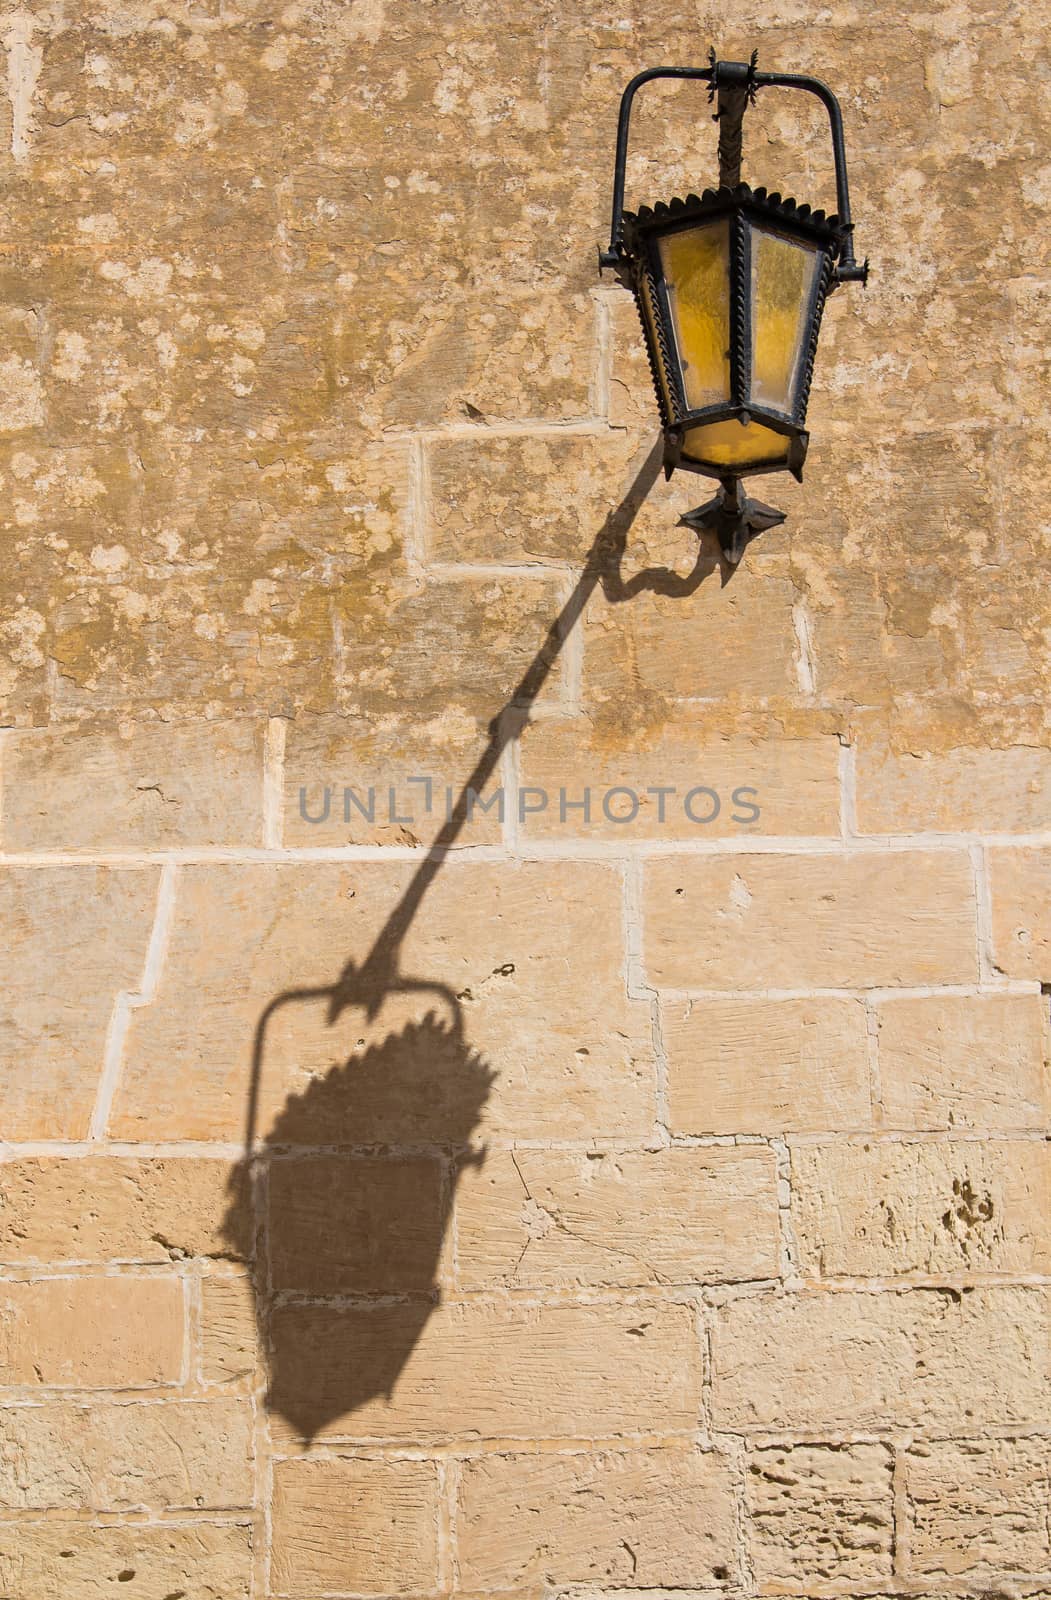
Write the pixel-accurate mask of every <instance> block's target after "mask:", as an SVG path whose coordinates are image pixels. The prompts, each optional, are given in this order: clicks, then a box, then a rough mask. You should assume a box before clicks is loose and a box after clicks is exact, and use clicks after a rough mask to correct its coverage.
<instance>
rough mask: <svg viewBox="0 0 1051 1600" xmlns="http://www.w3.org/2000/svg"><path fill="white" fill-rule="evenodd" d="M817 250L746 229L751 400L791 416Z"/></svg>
mask: <svg viewBox="0 0 1051 1600" xmlns="http://www.w3.org/2000/svg"><path fill="white" fill-rule="evenodd" d="M819 259H820V252H819V251H817V250H813V249H810V248H808V247H807V246H806V245H802V244H797V243H796V242H795V241H794V240H792V239H785V238H783V237H782V236H781V235H780V234H776V233H764V232H762V231H761V230H760V229H758V228H753V229H752V399H753V401H754V402H755V403H756V404H757V405H761V406H768V407H769V408H770V409H771V410H772V411H781V412H784V413H785V414H786V415H789V416H790V415H791V414H792V412H793V410H794V408H795V398H796V390H797V387H798V382H799V373H800V368H801V366H802V356H803V347H804V343H805V340H806V334H807V329H808V327H809V325H810V307H811V301H812V299H813V292H814V279H815V277H816V276H817V270H818V262H819Z"/></svg>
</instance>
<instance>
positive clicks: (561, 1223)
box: [456, 1149, 779, 1289]
mask: <svg viewBox="0 0 1051 1600" xmlns="http://www.w3.org/2000/svg"><path fill="white" fill-rule="evenodd" d="M778 1252H779V1243H778V1217H777V1172H776V1163H775V1160H774V1155H773V1152H772V1151H770V1150H768V1149H737V1150H655V1151H650V1152H647V1153H645V1154H638V1153H636V1152H624V1153H613V1152H607V1153H602V1152H598V1151H589V1152H587V1153H584V1152H580V1153H573V1152H568V1151H567V1152H562V1151H554V1150H551V1151H548V1150H518V1151H514V1152H511V1151H491V1152H490V1153H489V1154H488V1156H487V1157H486V1160H485V1163H484V1165H483V1166H481V1167H480V1168H478V1169H476V1170H474V1171H472V1172H470V1173H468V1174H467V1175H466V1176H465V1179H464V1182H463V1184H462V1186H461V1190H460V1197H459V1199H458V1201H457V1206H456V1271H457V1281H458V1282H459V1284H460V1285H461V1287H463V1288H467V1289H483V1288H493V1287H496V1286H500V1287H504V1286H506V1287H510V1288H528V1287H541V1286H551V1287H555V1286H558V1287H562V1286H566V1285H574V1284H579V1285H588V1284H596V1285H598V1284H624V1285H633V1284H654V1283H704V1282H707V1281H713V1280H723V1281H725V1280H732V1279H735V1278H766V1277H773V1276H776V1274H777V1272H778V1261H779V1255H778Z"/></svg>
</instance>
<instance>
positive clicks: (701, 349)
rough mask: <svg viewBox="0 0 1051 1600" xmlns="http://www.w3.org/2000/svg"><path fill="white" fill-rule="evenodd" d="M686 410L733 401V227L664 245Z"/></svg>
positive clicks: (710, 228)
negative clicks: (731, 240) (731, 301)
mask: <svg viewBox="0 0 1051 1600" xmlns="http://www.w3.org/2000/svg"><path fill="white" fill-rule="evenodd" d="M660 254H661V266H662V268H663V270H664V283H665V287H666V288H667V291H668V305H669V307H670V309H671V316H672V324H673V328H674V333H675V342H676V345H677V347H678V356H679V364H680V366H681V368H682V381H683V388H684V389H685V391H686V404H687V405H688V406H689V408H690V410H691V411H693V410H699V409H700V408H701V407H702V406H710V405H716V404H717V403H718V402H719V401H720V400H728V399H729V398H730V225H729V223H728V222H726V221H722V222H714V223H708V224H707V225H706V226H705V227H703V228H683V229H681V230H680V231H679V232H678V233H668V234H665V236H664V238H663V239H661V241H660Z"/></svg>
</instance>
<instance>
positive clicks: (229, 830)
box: [3, 720, 263, 850]
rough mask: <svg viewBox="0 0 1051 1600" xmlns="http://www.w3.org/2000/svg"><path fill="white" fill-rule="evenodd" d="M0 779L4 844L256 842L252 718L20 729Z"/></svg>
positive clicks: (259, 783)
mask: <svg viewBox="0 0 1051 1600" xmlns="http://www.w3.org/2000/svg"><path fill="white" fill-rule="evenodd" d="M4 782H5V797H4V816H3V839H4V846H5V848H6V849H8V850H135V849H139V850H159V849H166V848H171V847H173V846H192V845H238V844H239V845H248V846H251V845H259V844H262V842H263V839H262V809H263V724H262V722H260V721H258V720H256V721H247V720H246V721H244V722H227V723H218V724H213V723H203V724H202V723H184V724H178V725H175V726H170V725H168V724H164V723H146V724H139V725H138V726H128V727H125V728H124V729H122V730H117V731H110V730H106V731H97V732H96V731H90V732H80V731H78V730H77V729H57V730H54V731H51V730H49V731H48V732H46V733H45V732H43V731H34V732H31V733H30V732H26V733H18V734H15V735H13V736H9V737H8V739H7V741H6V742H5V747H4ZM88 797H89V798H88Z"/></svg>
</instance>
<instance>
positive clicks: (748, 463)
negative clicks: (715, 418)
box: [682, 419, 789, 467]
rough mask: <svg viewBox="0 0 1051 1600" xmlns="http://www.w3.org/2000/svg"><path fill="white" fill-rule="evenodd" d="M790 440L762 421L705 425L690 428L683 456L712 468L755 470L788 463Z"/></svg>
mask: <svg viewBox="0 0 1051 1600" xmlns="http://www.w3.org/2000/svg"><path fill="white" fill-rule="evenodd" d="M788 447H789V440H788V438H787V437H786V436H785V435H784V434H783V433H775V432H774V430H773V428H764V427H763V425H762V423H760V422H747V423H745V424H744V425H743V426H742V425H741V423H739V422H737V421H735V420H733V419H731V420H730V421H729V422H706V423H704V424H703V425H702V426H701V427H699V428H691V429H690V430H689V432H688V433H687V434H686V437H685V438H684V439H683V442H682V449H683V454H684V455H686V456H689V457H690V458H691V459H692V460H694V461H704V462H706V463H707V464H709V465H710V466H713V467H752V466H757V465H758V464H759V462H761V461H763V462H766V461H768V462H770V463H771V465H777V464H779V463H784V462H786V461H787V460H788Z"/></svg>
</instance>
